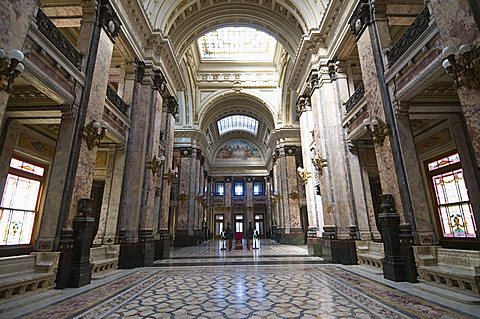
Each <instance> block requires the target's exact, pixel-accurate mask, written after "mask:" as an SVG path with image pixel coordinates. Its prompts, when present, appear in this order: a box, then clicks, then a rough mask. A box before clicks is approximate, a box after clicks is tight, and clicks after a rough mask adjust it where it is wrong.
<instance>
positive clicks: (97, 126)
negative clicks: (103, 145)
mask: <svg viewBox="0 0 480 319" xmlns="http://www.w3.org/2000/svg"><path fill="white" fill-rule="evenodd" d="M106 133H107V128H106V123H105V122H103V121H102V123H100V122H98V121H93V120H92V121H90V123H88V124H87V125H86V126H85V127H84V128H83V138H84V139H85V142H87V148H88V149H89V150H92V149H93V148H94V147H95V146H98V145H100V141H101V140H102V138H104V137H105V134H106Z"/></svg>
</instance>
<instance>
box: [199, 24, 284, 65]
mask: <svg viewBox="0 0 480 319" xmlns="http://www.w3.org/2000/svg"><path fill="white" fill-rule="evenodd" d="M276 45H277V41H276V40H275V39H274V38H273V37H271V36H270V35H268V34H266V33H265V32H262V31H260V30H256V29H253V28H246V27H226V28H221V29H217V30H215V31H212V32H209V33H207V34H204V35H203V36H201V37H200V38H199V39H198V48H199V50H200V56H201V58H202V60H203V61H242V62H243V61H246V62H273V58H274V55H275V48H276Z"/></svg>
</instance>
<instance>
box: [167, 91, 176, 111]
mask: <svg viewBox="0 0 480 319" xmlns="http://www.w3.org/2000/svg"><path fill="white" fill-rule="evenodd" d="M167 112H168V113H170V114H172V115H173V116H175V114H177V113H178V102H177V99H176V98H175V97H173V96H169V97H168V98H167Z"/></svg>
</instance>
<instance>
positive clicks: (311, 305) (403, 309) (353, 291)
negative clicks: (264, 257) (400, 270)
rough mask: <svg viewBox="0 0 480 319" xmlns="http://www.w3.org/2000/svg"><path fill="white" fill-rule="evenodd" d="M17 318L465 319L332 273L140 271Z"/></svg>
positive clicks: (324, 269) (320, 268)
mask: <svg viewBox="0 0 480 319" xmlns="http://www.w3.org/2000/svg"><path fill="white" fill-rule="evenodd" d="M22 318H32V319H33V318H35V319H43V318H45V319H47V318H48V319H53V318H437V319H447V318H448V319H450V318H470V317H469V316H467V315H463V314H461V313H460V312H457V311H454V310H452V309H450V308H446V307H444V306H442V305H440V304H435V303H432V302H428V301H425V300H422V299H419V298H415V297H413V296H411V295H409V294H406V293H403V292H400V291H397V290H395V289H392V288H389V287H386V286H384V285H381V284H379V283H376V282H374V281H371V280H369V279H366V278H364V277H361V276H358V275H355V274H353V273H351V272H349V271H346V270H344V269H341V268H339V267H337V266H334V265H275V266H247V265H242V266H222V267H201V266H195V267H171V268H143V269H139V270H138V271H136V272H134V273H132V274H130V275H127V276H125V277H123V278H121V279H119V280H116V281H114V282H112V283H109V284H106V285H104V286H101V287H98V288H96V289H93V290H90V291H88V292H85V293H83V294H80V295H78V296H76V297H73V298H70V299H67V300H64V301H61V302H59V303H56V304H53V305H50V306H47V307H45V308H43V309H40V310H39V311H36V312H34V313H31V314H30V315H26V316H23V317H22Z"/></svg>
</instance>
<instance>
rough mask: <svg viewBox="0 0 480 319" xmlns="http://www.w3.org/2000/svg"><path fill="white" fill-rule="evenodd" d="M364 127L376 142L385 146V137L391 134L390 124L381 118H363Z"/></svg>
mask: <svg viewBox="0 0 480 319" xmlns="http://www.w3.org/2000/svg"><path fill="white" fill-rule="evenodd" d="M363 127H364V129H365V131H367V133H368V134H369V135H370V137H371V138H372V140H373V143H374V144H377V145H379V146H383V142H384V141H385V137H387V136H388V135H389V134H390V125H388V124H386V123H385V122H383V121H382V120H381V119H377V118H374V119H373V120H370V119H369V118H366V119H364V120H363Z"/></svg>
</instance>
